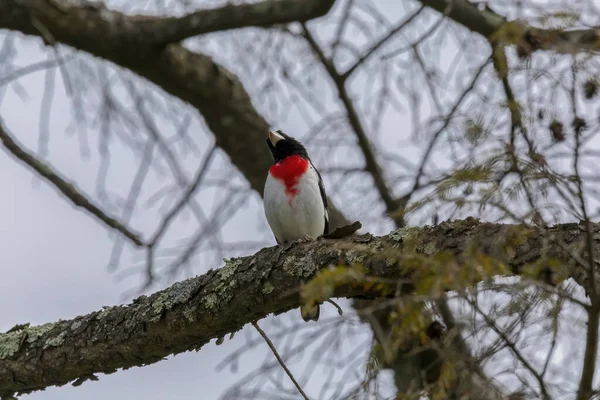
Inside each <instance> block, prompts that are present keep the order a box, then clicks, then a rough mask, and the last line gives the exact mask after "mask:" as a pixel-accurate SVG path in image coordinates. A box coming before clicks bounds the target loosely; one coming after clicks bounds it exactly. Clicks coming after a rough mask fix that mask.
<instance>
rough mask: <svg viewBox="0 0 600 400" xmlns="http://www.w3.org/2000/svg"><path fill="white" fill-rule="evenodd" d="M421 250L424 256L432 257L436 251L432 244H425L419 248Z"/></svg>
mask: <svg viewBox="0 0 600 400" xmlns="http://www.w3.org/2000/svg"><path fill="white" fill-rule="evenodd" d="M421 250H422V251H423V253H424V254H425V255H428V256H430V255H433V254H434V253H435V252H436V251H437V246H436V245H435V243H434V242H427V243H425V244H423V245H422V246H421Z"/></svg>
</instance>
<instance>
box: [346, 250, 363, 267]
mask: <svg viewBox="0 0 600 400" xmlns="http://www.w3.org/2000/svg"><path fill="white" fill-rule="evenodd" d="M365 258H367V254H366V253H358V252H356V251H354V250H348V251H347V252H346V259H347V260H348V262H350V263H351V264H361V263H362V262H363V261H365Z"/></svg>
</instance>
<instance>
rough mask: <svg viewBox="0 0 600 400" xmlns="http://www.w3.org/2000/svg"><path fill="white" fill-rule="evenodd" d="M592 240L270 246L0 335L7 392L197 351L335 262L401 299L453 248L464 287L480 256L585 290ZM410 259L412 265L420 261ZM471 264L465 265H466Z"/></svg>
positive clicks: (483, 237) (481, 232) (493, 231)
mask: <svg viewBox="0 0 600 400" xmlns="http://www.w3.org/2000/svg"><path fill="white" fill-rule="evenodd" d="M592 230H593V232H592V233H593V243H594V247H595V251H600V235H599V234H598V233H599V232H600V224H594V225H593V226H592ZM585 243H586V231H585V226H584V225H583V224H582V225H578V224H568V225H557V226H555V227H552V228H548V229H546V230H538V229H534V228H529V227H522V226H515V225H501V224H492V223H480V222H479V221H478V220H475V219H472V218H469V219H467V220H464V221H449V222H444V223H442V224H440V225H438V226H434V227H429V226H428V227H423V228H401V229H398V230H397V231H394V232H392V233H391V234H389V235H386V236H382V237H374V236H372V235H370V234H365V235H358V236H353V237H351V238H347V239H340V240H331V239H326V240H317V241H313V242H308V243H301V244H295V245H293V246H291V247H290V248H282V247H271V248H265V249H262V250H261V251H259V252H258V253H256V254H254V255H251V256H248V257H242V258H237V259H231V260H227V261H226V263H225V265H224V266H223V267H222V268H220V269H217V270H210V271H209V272H207V273H206V274H204V275H202V276H198V277H195V278H192V279H188V280H185V281H182V282H178V283H176V284H174V285H173V286H171V287H170V288H168V289H165V290H162V291H159V292H156V293H154V294H153V295H151V296H141V297H139V298H137V299H136V300H134V301H133V302H132V303H131V304H128V305H125V306H116V307H106V308H104V309H102V310H100V311H96V312H93V313H91V314H88V315H85V316H80V317H77V318H75V319H72V320H66V321H58V322H55V323H49V324H46V325H42V326H36V327H18V328H16V329H14V330H12V331H11V332H9V333H5V334H1V335H0V395H2V396H9V395H11V394H12V393H14V392H28V391H34V390H39V389H43V388H45V387H48V386H52V385H64V384H66V383H69V382H72V381H74V380H75V383H76V384H79V383H81V382H82V381H83V380H86V379H95V376H94V375H93V374H94V373H112V372H115V371H116V370H117V369H119V368H129V367H133V366H142V365H147V364H151V363H154V362H157V361H160V360H161V359H163V358H164V357H166V356H168V355H171V354H177V353H181V352H184V351H189V350H197V349H199V348H200V347H202V346H203V345H204V344H206V343H207V342H209V341H210V340H211V339H215V338H220V337H223V336H224V335H226V334H228V333H232V332H235V331H238V330H240V329H241V328H242V327H243V326H244V325H245V324H247V323H249V322H252V321H255V320H258V319H260V318H263V317H265V316H267V315H269V314H271V313H275V314H277V313H282V312H285V311H287V310H290V309H292V308H295V307H298V306H299V305H300V297H299V294H298V293H299V288H300V286H301V285H302V284H303V283H304V282H306V281H308V280H310V279H311V278H312V277H313V276H314V275H315V274H316V273H317V272H318V271H320V270H323V269H324V268H327V267H329V266H339V265H352V264H356V263H360V264H361V265H362V266H363V269H364V271H366V273H367V275H368V276H369V277H375V278H383V279H385V280H386V282H399V280H402V285H404V286H403V288H402V293H410V288H411V287H412V285H413V284H414V283H415V282H413V281H412V279H413V278H414V276H413V274H412V273H410V272H407V271H410V268H407V265H406V263H407V261H406V260H407V257H410V256H411V255H414V254H421V255H426V256H431V257H433V256H434V255H435V254H438V253H440V252H450V253H451V254H453V255H454V258H453V259H454V260H456V261H458V263H454V264H453V265H454V266H453V267H452V268H455V267H456V266H459V267H460V268H471V269H472V271H473V278H472V281H471V282H460V285H461V286H462V285H470V284H473V283H475V282H476V281H478V279H481V278H480V277H479V275H478V273H477V268H475V266H474V265H473V261H472V258H471V257H472V255H473V254H474V251H475V252H476V253H477V254H479V255H483V256H486V257H490V258H491V259H493V260H494V263H495V264H497V265H499V266H500V265H506V266H508V267H509V268H508V269H507V270H506V273H508V274H511V273H512V274H520V273H521V272H522V267H523V266H524V265H526V264H529V263H534V262H537V261H540V260H541V259H546V258H547V259H556V260H559V261H560V262H561V264H562V265H563V266H565V267H569V268H570V270H571V271H573V275H572V276H573V277H574V278H576V279H577V281H578V282H581V283H583V284H584V285H585V284H586V282H587V280H586V269H585V268H582V267H581V266H579V265H578V264H577V262H576V261H574V260H575V258H577V257H578V256H582V255H583V254H582V252H583V251H584V250H582V249H584V248H585V246H584V244H585ZM411 260H413V261H412V262H413V263H414V258H411ZM465 260H468V264H465V265H461V262H462V261H465ZM451 264H452V263H451ZM448 265H450V264H448ZM415 271H416V270H415ZM469 271H471V270H469ZM540 276H541V277H544V274H543V273H542V274H541V275H540ZM392 289H393V288H392ZM446 289H451V288H446ZM374 290H380V289H377V288H374V287H373V285H362V284H344V285H340V286H337V287H336V288H335V290H334V291H333V293H332V294H331V295H332V297H355V296H366V297H369V298H373V297H378V296H382V293H381V292H376V291H374ZM387 293H394V291H393V290H391V291H388V292H387ZM383 295H386V294H383ZM388 295H389V294H388Z"/></svg>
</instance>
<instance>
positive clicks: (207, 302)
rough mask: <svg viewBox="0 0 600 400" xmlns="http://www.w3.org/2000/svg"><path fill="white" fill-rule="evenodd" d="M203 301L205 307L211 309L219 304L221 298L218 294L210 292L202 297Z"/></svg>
mask: <svg viewBox="0 0 600 400" xmlns="http://www.w3.org/2000/svg"><path fill="white" fill-rule="evenodd" d="M202 303H203V304H204V307H206V308H207V309H209V310H210V309H212V308H215V306H216V305H217V304H219V298H218V297H217V295H216V294H214V293H209V294H207V295H206V296H204V297H203V298H202Z"/></svg>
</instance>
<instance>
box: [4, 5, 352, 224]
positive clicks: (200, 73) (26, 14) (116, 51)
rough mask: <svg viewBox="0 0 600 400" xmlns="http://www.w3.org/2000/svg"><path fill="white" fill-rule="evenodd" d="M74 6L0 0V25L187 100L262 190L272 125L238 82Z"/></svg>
mask: <svg viewBox="0 0 600 400" xmlns="http://www.w3.org/2000/svg"><path fill="white" fill-rule="evenodd" d="M54 4H61V6H60V7H56V6H55V5H54ZM74 4H76V3H75V2H73V1H69V2H65V1H61V0H52V1H50V0H19V1H17V0H5V1H1V2H0V29H2V28H4V29H10V30H14V31H19V32H22V33H25V34H28V35H34V36H38V37H40V38H43V39H44V40H45V41H46V42H49V43H62V44H65V45H68V46H71V47H74V48H76V49H78V50H82V51H85V52H87V53H90V54H92V55H94V56H97V57H101V58H104V59H106V60H108V61H111V62H113V63H115V64H117V65H119V66H121V67H124V68H128V69H130V70H132V71H134V72H136V73H137V74H138V75H140V76H142V77H144V78H146V79H148V80H149V81H151V82H153V83H155V84H156V85H158V86H159V87H161V88H162V89H163V90H165V91H166V92H167V93H170V94H171V95H173V96H176V97H179V98H180V99H182V100H184V101H186V102H189V103H190V104H191V105H192V106H194V107H196V108H197V109H198V111H199V112H200V113H201V114H202V115H203V117H204V119H205V121H206V124H207V125H208V127H209V128H210V129H211V131H212V132H213V133H214V134H215V139H216V144H217V146H219V147H220V148H221V149H223V150H224V151H225V152H226V153H227V154H228V155H229V157H230V158H231V162H232V163H233V165H235V167H237V168H238V170H239V171H241V172H242V173H243V174H244V176H245V177H246V179H248V181H249V182H250V184H251V186H252V188H253V189H254V190H256V191H257V192H259V193H260V194H261V195H262V191H263V187H264V183H265V177H266V173H267V171H268V169H269V166H270V164H271V158H270V155H269V153H268V151H267V149H266V146H264V140H265V137H266V133H265V132H268V130H269V128H270V126H269V124H268V123H267V121H265V119H264V118H263V117H262V116H261V115H260V114H259V113H258V112H257V110H256V109H255V108H254V106H253V105H252V102H251V100H250V97H249V96H248V93H247V92H246V90H245V89H244V86H243V84H242V83H241V82H240V81H239V79H238V78H237V77H236V76H235V75H233V74H232V73H231V72H229V71H228V70H227V69H225V68H224V67H222V66H221V65H219V64H217V63H216V62H214V61H213V59H212V58H211V57H208V56H206V55H203V54H198V53H194V52H191V51H189V50H187V49H186V48H185V47H183V46H181V45H179V44H171V45H168V46H167V47H166V48H164V49H162V48H156V47H155V46H154V43H153V42H152V40H150V41H148V40H145V38H144V37H143V36H137V34H136V33H135V32H136V31H135V29H133V28H134V27H136V26H138V25H136V18H135V17H130V16H127V15H124V14H121V13H117V12H114V11H108V10H106V9H103V8H97V7H91V6H84V5H81V6H76V5H74ZM40 28H41V29H40ZM132 49H135V51H132ZM329 204H330V212H329V217H330V221H331V226H332V228H335V227H338V226H342V225H345V224H347V223H348V222H347V220H346V218H345V217H344V216H343V215H342V214H341V213H340V212H339V211H338V210H337V209H336V208H335V206H333V205H332V202H331V201H330V203H329Z"/></svg>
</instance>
